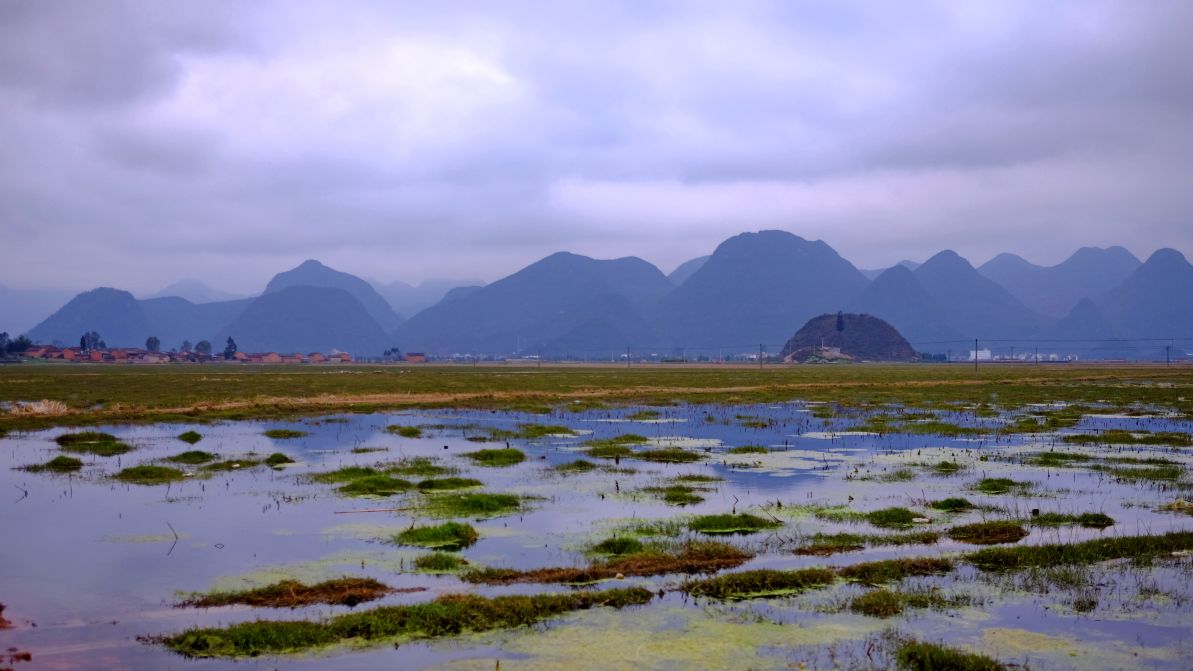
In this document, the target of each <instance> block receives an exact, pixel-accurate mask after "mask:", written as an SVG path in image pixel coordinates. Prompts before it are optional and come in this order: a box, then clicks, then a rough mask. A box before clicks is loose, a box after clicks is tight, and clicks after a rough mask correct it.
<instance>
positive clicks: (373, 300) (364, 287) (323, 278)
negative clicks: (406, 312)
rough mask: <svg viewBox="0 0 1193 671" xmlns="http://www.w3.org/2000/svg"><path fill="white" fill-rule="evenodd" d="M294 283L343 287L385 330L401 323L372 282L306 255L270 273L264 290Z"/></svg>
mask: <svg viewBox="0 0 1193 671" xmlns="http://www.w3.org/2000/svg"><path fill="white" fill-rule="evenodd" d="M297 286H311V287H323V288H328V289H343V290H344V291H347V292H348V293H349V294H351V295H352V296H353V297H354V298H356V300H358V301H360V304H361V305H363V306H364V308H365V309H366V310H368V312H369V314H370V315H372V317H373V319H374V320H376V321H377V323H378V324H380V325H381V327H382V328H384V329H385V330H387V331H392V330H393V329H395V328H397V327H398V325H399V324H401V323H402V318H401V317H400V316H398V314H397V313H396V312H394V310H393V307H391V306H390V304H389V303H388V302H386V300H385V299H384V298H382V297H381V294H379V293H377V290H376V289H374V288H373V285H371V284H369V283H368V282H366V281H364V280H362V279H361V278H359V277H357V276H355V275H352V274H349V273H345V272H341V271H339V270H336V269H334V268H331V267H329V266H326V265H324V264H322V263H320V262H319V261H316V260H315V259H307V260H306V261H303V262H302V263H300V264H299V265H297V266H295V267H294V268H292V269H290V270H287V271H284V272H281V273H278V274H277V275H274V276H273V279H271V280H270V281H269V284H268V285H266V287H265V294H270V293H274V292H277V291H281V290H282V289H287V288H290V287H297Z"/></svg>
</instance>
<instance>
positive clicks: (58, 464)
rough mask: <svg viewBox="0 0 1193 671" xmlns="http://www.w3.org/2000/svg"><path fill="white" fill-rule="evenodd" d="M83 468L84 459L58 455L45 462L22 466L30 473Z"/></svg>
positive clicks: (72, 471) (69, 470)
mask: <svg viewBox="0 0 1193 671" xmlns="http://www.w3.org/2000/svg"><path fill="white" fill-rule="evenodd" d="M82 468H83V462H82V460H80V459H75V458H74V457H67V456H64V455H58V456H56V457H54V458H53V459H51V460H49V461H47V462H46V463H44V464H31V465H29V466H24V467H22V468H21V470H22V471H28V472H30V473H74V472H76V471H79V470H81V469H82Z"/></svg>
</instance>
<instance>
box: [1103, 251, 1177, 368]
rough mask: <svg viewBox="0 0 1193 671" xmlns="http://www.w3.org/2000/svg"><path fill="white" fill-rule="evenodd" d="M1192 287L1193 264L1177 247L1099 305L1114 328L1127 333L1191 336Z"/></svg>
mask: <svg viewBox="0 0 1193 671" xmlns="http://www.w3.org/2000/svg"><path fill="white" fill-rule="evenodd" d="M1190 288H1193V266H1191V265H1189V262H1188V260H1186V259H1185V256H1184V255H1183V254H1181V253H1180V252H1178V251H1176V250H1175V249H1161V250H1158V251H1157V252H1156V253H1154V254H1152V255H1151V257H1149V258H1148V260H1147V261H1146V262H1145V263H1144V264H1143V265H1142V266H1140V267H1139V268H1138V269H1137V270H1135V272H1133V273H1131V275H1130V276H1128V277H1127V279H1125V280H1123V282H1122V284H1120V285H1119V286H1117V287H1115V288H1114V289H1111V290H1110V291H1108V292H1106V293H1105V294H1104V295H1102V296H1101V297H1100V298H1099V299H1098V300H1097V306H1098V310H1099V311H1100V312H1101V313H1102V314H1103V315H1105V317H1106V319H1107V320H1108V321H1109V322H1110V324H1111V325H1112V326H1113V328H1114V330H1115V331H1116V332H1118V333H1119V334H1122V335H1124V336H1128V337H1136V338H1190V337H1193V292H1191V291H1190ZM1160 348H1161V349H1162V345H1161V346H1160Z"/></svg>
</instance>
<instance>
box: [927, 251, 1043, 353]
mask: <svg viewBox="0 0 1193 671" xmlns="http://www.w3.org/2000/svg"><path fill="white" fill-rule="evenodd" d="M914 275H915V277H916V279H917V280H918V281H919V283H920V285H921V286H923V287H924V291H925V292H927V294H928V295H929V296H931V297H932V299H933V300H935V301H936V303H937V304H938V305H940V307H941V309H942V310H943V311H944V312H943V314H944V321H945V323H947V324H948V325H949V326H950V327H951V328H953V329H954V330H956V331H957V332H959V333H961V334H962V335H964V336H965V337H966V338H974V337H976V338H984V339H998V338H1029V337H1034V336H1037V335H1039V334H1040V332H1041V331H1043V330H1044V329H1045V328H1046V327H1047V326H1048V325H1049V320H1048V319H1046V318H1045V317H1043V316H1042V315H1040V314H1038V313H1036V312H1033V311H1032V310H1031V309H1029V308H1028V307H1027V306H1025V305H1024V304H1023V303H1022V302H1020V301H1019V299H1017V298H1015V297H1014V296H1012V295H1011V294H1010V292H1008V291H1007V290H1006V289H1003V288H1002V287H1000V286H999V285H997V284H995V283H994V281H993V280H990V279H987V278H985V277H983V276H982V275H981V274H979V273H978V271H977V270H975V269H974V267H973V266H971V265H970V264H969V262H968V261H966V260H965V259H963V258H961V257H960V256H958V255H957V253H956V252H953V251H950V250H946V251H943V252H940V253H938V254H936V255H935V256H933V257H932V258H930V259H928V260H927V261H926V262H924V264H923V265H921V266H920V267H919V268H916V269H915V272H914Z"/></svg>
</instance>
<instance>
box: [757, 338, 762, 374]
mask: <svg viewBox="0 0 1193 671" xmlns="http://www.w3.org/2000/svg"><path fill="white" fill-rule="evenodd" d="M758 367H759V368H762V343H759V344H758Z"/></svg>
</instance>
